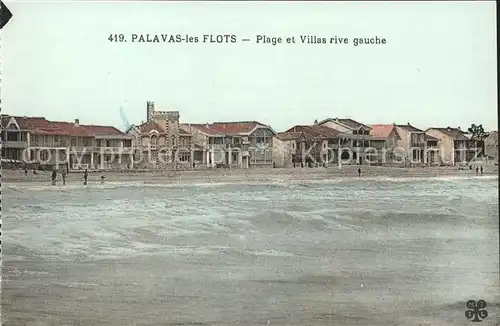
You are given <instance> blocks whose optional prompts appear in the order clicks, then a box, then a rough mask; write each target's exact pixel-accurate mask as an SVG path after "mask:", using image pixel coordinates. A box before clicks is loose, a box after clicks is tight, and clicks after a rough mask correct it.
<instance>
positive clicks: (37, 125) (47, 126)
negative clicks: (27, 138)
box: [14, 117, 68, 136]
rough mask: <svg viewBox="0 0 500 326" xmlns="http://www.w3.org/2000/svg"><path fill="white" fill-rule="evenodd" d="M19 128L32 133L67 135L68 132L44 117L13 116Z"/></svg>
mask: <svg viewBox="0 0 500 326" xmlns="http://www.w3.org/2000/svg"><path fill="white" fill-rule="evenodd" d="M14 119H16V122H17V124H18V125H19V128H21V129H24V130H29V131H30V133H32V134H34V135H53V136H67V135H68V132H67V131H66V130H64V129H63V128H61V127H60V126H58V125H57V124H56V123H53V122H52V121H49V120H47V119H45V118H44V117H14Z"/></svg>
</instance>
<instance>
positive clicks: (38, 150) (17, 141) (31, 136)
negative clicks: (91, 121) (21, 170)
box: [2, 115, 69, 166]
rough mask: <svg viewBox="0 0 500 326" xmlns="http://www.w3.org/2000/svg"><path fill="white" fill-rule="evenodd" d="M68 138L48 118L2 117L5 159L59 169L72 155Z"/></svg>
mask: <svg viewBox="0 0 500 326" xmlns="http://www.w3.org/2000/svg"><path fill="white" fill-rule="evenodd" d="M68 136H69V135H68V133H67V132H66V131H65V130H63V129H62V128H61V127H60V126H58V125H57V124H55V123H53V122H51V121H48V120H47V119H45V118H44V117H16V116H9V115H2V140H3V144H2V158H3V159H4V160H7V161H9V160H11V161H15V162H18V163H23V164H26V163H29V164H36V165H40V164H42V165H47V166H52V165H57V163H58V162H64V160H65V158H66V157H67V155H68Z"/></svg>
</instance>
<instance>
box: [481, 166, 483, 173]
mask: <svg viewBox="0 0 500 326" xmlns="http://www.w3.org/2000/svg"><path fill="white" fill-rule="evenodd" d="M482 174H483V166H482V165H481V175H482Z"/></svg>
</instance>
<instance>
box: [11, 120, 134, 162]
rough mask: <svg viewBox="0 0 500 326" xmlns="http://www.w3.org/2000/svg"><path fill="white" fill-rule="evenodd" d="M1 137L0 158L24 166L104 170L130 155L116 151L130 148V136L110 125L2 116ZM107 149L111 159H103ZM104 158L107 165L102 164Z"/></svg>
mask: <svg viewBox="0 0 500 326" xmlns="http://www.w3.org/2000/svg"><path fill="white" fill-rule="evenodd" d="M2 138H3V139H5V140H6V141H4V142H3V146H2V158H5V159H7V160H18V161H20V162H21V163H22V164H23V166H24V165H25V164H30V165H34V166H40V165H41V166H46V167H47V168H48V169H51V168H53V167H56V168H57V167H58V166H59V165H61V164H63V165H65V166H66V165H67V167H68V168H69V169H107V168H124V167H125V166H127V165H128V164H129V163H130V154H129V152H126V151H122V150H117V148H127V147H130V146H131V140H132V139H131V137H129V136H126V135H125V134H124V133H123V132H121V131H120V130H118V129H116V128H114V127H110V126H98V125H81V124H80V123H79V120H78V119H75V121H74V122H65V121H49V120H47V119H45V118H44V117H14V116H7V115H3V116H2ZM103 141H104V143H102V142H103ZM100 142H101V143H100ZM110 148H111V149H112V151H113V152H114V153H113V157H112V158H111V155H109V154H108V156H106V155H107V154H106V153H107V151H108V152H109V150H110ZM105 158H107V162H108V163H109V164H107V165H104V164H101V162H104V159H105Z"/></svg>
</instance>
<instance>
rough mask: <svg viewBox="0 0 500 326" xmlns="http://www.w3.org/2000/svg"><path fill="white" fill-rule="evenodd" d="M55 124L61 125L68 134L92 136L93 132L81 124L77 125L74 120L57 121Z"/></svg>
mask: <svg viewBox="0 0 500 326" xmlns="http://www.w3.org/2000/svg"><path fill="white" fill-rule="evenodd" d="M54 124H56V125H57V126H59V127H60V128H61V129H62V130H64V131H65V132H66V133H67V134H68V135H71V136H75V137H92V133H91V132H90V131H89V130H87V128H85V127H83V126H81V125H75V124H74V123H73V122H64V121H55V122H54Z"/></svg>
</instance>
